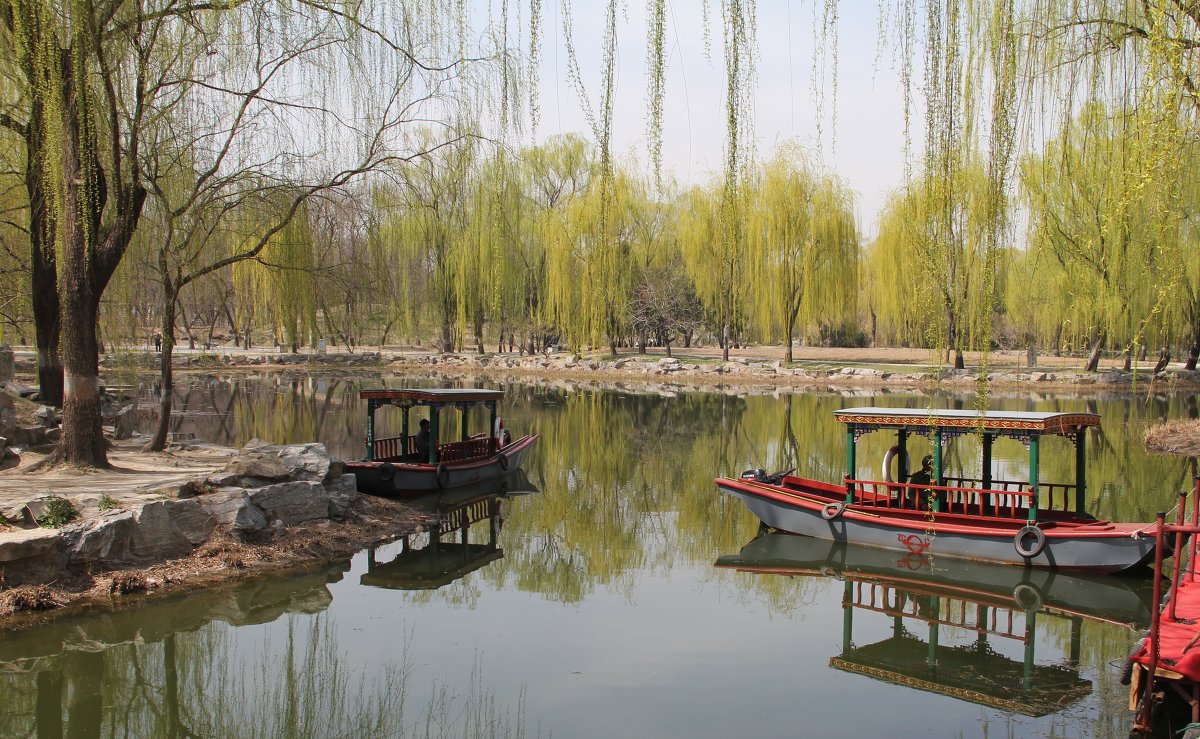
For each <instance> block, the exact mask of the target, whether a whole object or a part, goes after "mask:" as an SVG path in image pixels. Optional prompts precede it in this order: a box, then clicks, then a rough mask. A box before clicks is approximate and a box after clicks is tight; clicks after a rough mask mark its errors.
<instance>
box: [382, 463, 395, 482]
mask: <svg viewBox="0 0 1200 739" xmlns="http://www.w3.org/2000/svg"><path fill="white" fill-rule="evenodd" d="M395 476H396V468H395V467H394V466H392V463H391V462H384V463H383V464H381V465H379V479H380V480H382V481H384V482H387V481H388V480H391V479H392V478H393V477H395Z"/></svg>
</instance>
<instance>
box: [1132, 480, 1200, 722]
mask: <svg viewBox="0 0 1200 739" xmlns="http://www.w3.org/2000/svg"><path fill="white" fill-rule="evenodd" d="M1190 497H1191V501H1190V502H1189V500H1188V498H1189V494H1188V493H1186V492H1183V493H1180V494H1179V505H1178V506H1177V508H1176V517H1175V522H1174V523H1171V524H1168V523H1167V522H1166V514H1164V513H1159V514H1158V523H1157V526H1156V529H1155V537H1156V541H1155V544H1156V545H1157V552H1158V553H1157V555H1156V557H1155V560H1154V602H1155V603H1159V604H1162V605H1161V606H1160V607H1159V608H1158V609H1157V610H1156V611H1155V613H1154V617H1153V620H1152V621H1151V623H1150V632H1149V633H1148V634H1147V636H1146V638H1145V639H1144V640H1142V641H1141V642H1139V643H1138V645H1137V647H1135V649H1134V652H1133V654H1132V655H1130V660H1131V662H1132V672H1131V675H1130V678H1131V680H1130V687H1129V709H1130V710H1131V711H1134V718H1133V732H1134V733H1139V734H1149V733H1151V732H1152V731H1153V728H1154V727H1153V724H1154V718H1155V714H1156V712H1157V711H1156V709H1158V708H1159V707H1161V706H1162V705H1163V704H1164V703H1166V702H1168V701H1174V700H1178V701H1182V702H1183V704H1184V706H1185V708H1186V709H1187V711H1189V712H1190V714H1191V722H1192V723H1193V724H1196V723H1200V576H1198V571H1200V564H1198V563H1197V562H1196V553H1197V547H1198V544H1200V542H1198V540H1200V536H1197V534H1200V476H1197V477H1196V478H1195V479H1194V481H1193V489H1192V493H1191V496H1190ZM1189 508H1190V511H1189ZM1189 514H1190V515H1189ZM1164 543H1167V544H1169V545H1170V546H1171V547H1172V551H1174V552H1175V557H1174V566H1173V567H1172V568H1171V572H1170V583H1169V590H1167V594H1166V598H1164V597H1163V592H1162V591H1163V587H1164V566H1163V544H1164Z"/></svg>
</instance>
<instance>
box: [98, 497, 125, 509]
mask: <svg viewBox="0 0 1200 739" xmlns="http://www.w3.org/2000/svg"><path fill="white" fill-rule="evenodd" d="M120 507H121V501H119V500H117V499H116V498H112V497H109V496H107V495H101V496H100V510H101V511H111V510H112V509H114V508H120Z"/></svg>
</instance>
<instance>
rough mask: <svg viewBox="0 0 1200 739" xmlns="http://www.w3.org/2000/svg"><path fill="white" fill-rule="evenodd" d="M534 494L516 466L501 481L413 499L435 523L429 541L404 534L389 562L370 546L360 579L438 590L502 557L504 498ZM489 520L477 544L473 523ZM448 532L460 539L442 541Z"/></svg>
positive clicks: (402, 587) (395, 586) (373, 583)
mask: <svg viewBox="0 0 1200 739" xmlns="http://www.w3.org/2000/svg"><path fill="white" fill-rule="evenodd" d="M534 492H537V488H536V486H534V485H533V483H532V482H530V480H529V478H528V477H527V476H526V475H525V473H524V472H523V471H521V470H515V471H514V472H512V473H509V474H508V475H506V476H505V477H502V478H499V479H494V480H487V481H485V482H482V483H479V484H476V485H468V486H465V487H461V488H456V489H454V490H450V491H446V492H444V493H441V494H439V495H436V496H426V497H425V498H423V499H421V500H418V501H414V505H415V507H417V508H421V509H424V510H425V512H427V513H429V514H430V515H432V516H433V517H434V520H435V522H436V523H435V524H434V526H433V527H432V528H431V529H430V530H429V531H428V541H427V542H426V543H425V545H424V546H420V547H417V546H414V545H413V541H414V540H415V538H416V537H412V536H406V537H404V538H402V539H401V540H400V546H401V551H400V553H399V554H397V555H396V556H395V557H394V558H393V559H391V560H390V561H388V562H380V561H378V559H377V558H376V555H377V553H378V552H379V551H380V550H379V549H370V550H368V551H367V572H366V573H365V574H364V575H363V576H362V578H361V579H360V582H361V583H362V584H363V585H370V586H373V587H378V588H388V589H392V590H434V589H437V588H440V587H442V586H444V585H448V584H449V583H451V582H454V581H455V580H457V579H459V578H461V577H463V576H464V575H466V574H468V573H470V572H474V571H475V570H478V569H480V568H481V567H483V566H484V565H486V564H488V563H489V562H494V561H495V560H498V559H500V558H501V557H503V556H504V550H503V549H501V548H500V547H499V545H498V544H497V538H498V537H499V534H500V529H501V528H502V527H503V526H504V514H503V503H504V499H505V498H506V497H507V496H511V495H517V494H526V493H534ZM484 522H487V540H486V541H485V542H478V541H476V542H472V541H471V529H472V527H474V526H475V525H476V524H482V523H484ZM446 535H455V536H456V538H457V540H453V539H452V540H451V541H443V537H444V536H446ZM421 538H424V537H423V536H422V537H421Z"/></svg>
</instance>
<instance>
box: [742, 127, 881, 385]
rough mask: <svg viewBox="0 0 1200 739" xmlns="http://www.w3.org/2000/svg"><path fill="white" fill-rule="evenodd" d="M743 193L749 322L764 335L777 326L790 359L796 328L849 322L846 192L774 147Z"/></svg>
mask: <svg viewBox="0 0 1200 739" xmlns="http://www.w3.org/2000/svg"><path fill="white" fill-rule="evenodd" d="M749 189H750V194H749V196H748V197H749V199H750V212H749V214H748V219H747V226H746V230H747V240H748V241H749V245H748V246H749V252H750V258H751V269H750V275H751V281H752V282H753V283H754V284H755V285H758V286H761V287H762V288H764V289H762V290H758V291H756V294H755V299H754V301H753V304H754V319H755V321H756V323H757V325H758V327H759V330H760V331H762V332H763V333H764V334H767V335H778V331H779V330H780V329H782V332H783V336H784V342H785V345H786V347H787V351H786V359H787V361H788V362H791V361H792V360H793V356H792V340H793V339H794V338H796V332H797V328H798V327H799V326H803V325H805V324H810V325H811V324H813V323H817V322H828V323H829V324H833V325H835V326H838V327H841V326H844V325H845V324H846V323H849V322H852V321H854V320H855V318H856V317H857V315H856V314H857V306H856V302H855V299H856V296H857V293H858V279H857V275H858V271H857V268H858V229H857V227H856V225H855V218H854V211H853V195H852V194H851V192H850V190H849V189H848V188H847V187H846V186H844V185H843V184H842V183H841V182H839V181H838V180H837V179H835V178H833V177H832V176H829V175H822V174H820V173H818V172H817V171H816V170H815V169H814V168H813V167H812V166H811V165H810V164H809V163H808V162H806V161H805V160H804V158H803V157H802V155H801V154H800V152H799V151H798V150H796V149H795V148H792V147H785V148H783V149H781V150H780V151H779V152H778V153H777V154H776V155H775V157H774V158H773V159H772V160H771V161H770V162H768V163H767V164H766V165H765V166H764V168H763V171H762V174H761V175H760V176H759V177H758V178H757V180H756V181H755V182H754V183H753V184H752V185H751V186H750V188H749ZM780 322H782V326H780V325H779V323H780Z"/></svg>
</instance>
